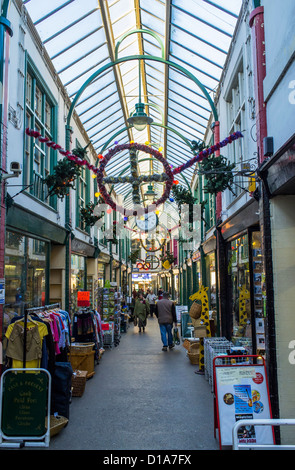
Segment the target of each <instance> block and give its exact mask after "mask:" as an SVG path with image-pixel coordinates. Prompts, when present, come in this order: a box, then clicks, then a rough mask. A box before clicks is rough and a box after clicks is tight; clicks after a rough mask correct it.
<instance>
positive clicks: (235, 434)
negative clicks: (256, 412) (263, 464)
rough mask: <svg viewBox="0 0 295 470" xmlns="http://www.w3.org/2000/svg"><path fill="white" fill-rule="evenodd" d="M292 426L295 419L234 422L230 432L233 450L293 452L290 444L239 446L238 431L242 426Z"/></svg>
mask: <svg viewBox="0 0 295 470" xmlns="http://www.w3.org/2000/svg"><path fill="white" fill-rule="evenodd" d="M282 425H287V426H292V425H293V426H294V425H295V419H241V420H239V421H237V422H236V424H235V425H234V427H233V430H232V437H233V450H247V449H248V450H250V449H252V450H294V449H295V445H292V444H253V443H249V444H244V443H243V444H239V439H238V430H239V429H240V427H242V426H282Z"/></svg>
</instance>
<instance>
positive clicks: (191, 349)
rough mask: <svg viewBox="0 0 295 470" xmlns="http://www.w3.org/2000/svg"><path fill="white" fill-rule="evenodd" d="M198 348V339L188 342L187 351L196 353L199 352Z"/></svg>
mask: <svg viewBox="0 0 295 470" xmlns="http://www.w3.org/2000/svg"><path fill="white" fill-rule="evenodd" d="M199 349H200V343H199V341H195V342H194V343H190V346H189V349H188V351H189V352H190V353H193V354H196V353H198V352H199Z"/></svg>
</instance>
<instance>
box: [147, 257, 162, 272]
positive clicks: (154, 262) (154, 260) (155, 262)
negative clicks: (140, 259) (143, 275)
mask: <svg viewBox="0 0 295 470" xmlns="http://www.w3.org/2000/svg"><path fill="white" fill-rule="evenodd" d="M145 262H146V263H148V264H150V269H157V268H158V267H159V265H160V259H159V258H158V256H156V255H147V257H146V258H145Z"/></svg>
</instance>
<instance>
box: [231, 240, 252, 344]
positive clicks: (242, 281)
mask: <svg viewBox="0 0 295 470" xmlns="http://www.w3.org/2000/svg"><path fill="white" fill-rule="evenodd" d="M228 275H229V311H230V320H231V321H230V324H231V340H232V342H233V343H234V344H235V345H237V346H243V347H245V348H246V349H247V352H249V353H250V352H252V325H251V285H250V264H249V243H248V235H247V234H245V235H242V236H241V237H239V238H236V239H235V240H232V241H231V242H230V243H229V247H228Z"/></svg>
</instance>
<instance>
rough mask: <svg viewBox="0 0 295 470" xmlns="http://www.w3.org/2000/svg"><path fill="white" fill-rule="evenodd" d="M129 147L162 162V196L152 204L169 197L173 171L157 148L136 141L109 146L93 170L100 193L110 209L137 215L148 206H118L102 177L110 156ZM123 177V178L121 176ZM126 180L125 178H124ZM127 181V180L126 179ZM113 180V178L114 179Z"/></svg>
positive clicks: (159, 202)
mask: <svg viewBox="0 0 295 470" xmlns="http://www.w3.org/2000/svg"><path fill="white" fill-rule="evenodd" d="M130 149H135V150H140V151H142V152H145V153H149V154H150V155H152V156H153V157H155V158H156V159H157V160H159V162H160V163H162V165H163V167H164V171H165V175H166V182H165V189H164V192H163V194H162V196H161V197H160V198H159V199H158V200H157V201H155V203H154V205H155V206H156V207H157V206H159V205H161V204H163V203H164V202H165V201H166V199H167V198H168V197H169V194H170V190H171V188H172V186H173V183H174V177H173V173H172V170H171V167H170V165H169V163H168V162H167V160H166V159H165V158H164V157H163V155H162V153H161V152H159V151H158V150H155V149H153V148H152V147H149V146H148V145H143V144H138V143H129V144H121V145H116V146H115V147H113V148H111V149H110V150H109V151H108V152H107V153H106V155H105V156H104V157H103V158H102V159H101V163H100V166H99V168H98V170H97V171H96V172H95V173H96V174H97V183H98V187H99V191H100V194H101V196H102V198H103V199H104V201H105V202H106V204H108V205H109V206H111V208H112V209H114V210H117V211H119V212H121V213H122V214H123V215H124V216H136V215H137V216H138V215H141V214H144V213H145V212H146V213H147V212H148V208H144V207H143V208H142V209H140V208H139V209H137V210H132V209H129V210H128V209H124V208H123V207H121V206H118V205H117V204H116V203H115V202H114V201H113V199H112V198H111V196H110V195H109V194H108V192H107V190H106V188H105V186H104V184H103V178H104V170H105V167H106V165H107V164H108V163H109V161H110V160H111V158H112V157H113V156H114V155H116V154H117V153H119V152H121V151H122V150H130ZM122 179H123V178H122ZM125 180H126V179H125ZM126 181H128V180H126ZM114 182H116V181H115V179H114Z"/></svg>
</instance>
